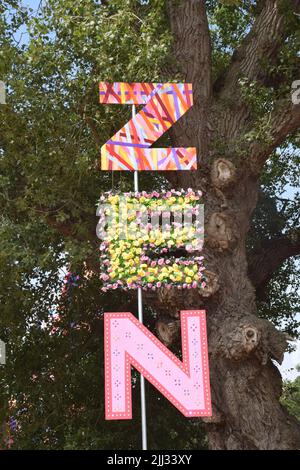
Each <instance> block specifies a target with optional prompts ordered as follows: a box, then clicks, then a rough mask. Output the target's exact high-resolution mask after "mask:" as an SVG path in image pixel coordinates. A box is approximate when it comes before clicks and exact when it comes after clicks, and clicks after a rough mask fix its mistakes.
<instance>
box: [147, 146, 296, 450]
mask: <svg viewBox="0 0 300 470" xmlns="http://www.w3.org/2000/svg"><path fill="white" fill-rule="evenodd" d="M181 144H182V142H181V143H180V145H181ZM200 173H201V172H200ZM212 177H213V172H212ZM185 178H186V176H184V177H183V183H185V182H188V180H187V181H184V180H185ZM199 183H201V186H202V185H203V184H205V186H206V187H207V188H208V187H209V185H210V183H209V182H208V180H207V179H206V180H205V181H204V180H203V178H201V180H200V179H199ZM178 184H180V181H178ZM190 186H192V185H191V184H190ZM257 188H258V184H257V181H256V180H253V179H251V178H249V177H247V178H246V179H245V178H242V177H241V175H239V179H238V182H237V183H234V191H231V194H230V195H229V196H228V191H227V195H226V197H225V199H226V208H224V207H221V206H222V205H224V199H223V198H218V196H219V193H218V192H216V191H215V187H214V186H211V188H210V190H209V191H207V192H206V194H205V197H204V203H205V209H206V210H205V220H206V236H205V245H204V257H205V261H206V263H205V264H206V268H207V270H208V271H209V273H210V277H209V279H208V286H207V288H206V289H205V290H204V291H203V292H202V291H201V290H199V291H198V292H195V291H194V290H191V291H189V293H188V294H187V293H186V292H185V293H184V295H183V293H182V292H181V291H177V290H171V291H167V292H163V291H162V292H161V293H160V294H159V301H160V305H159V304H157V301H156V304H155V308H156V310H157V311H158V312H161V313H162V315H164V316H165V315H166V313H168V314H169V316H170V317H172V316H173V317H175V318H174V324H176V325H179V322H178V320H177V318H178V314H179V310H180V309H186V308H196V309H197V308H204V309H205V310H206V312H207V327H208V345H209V360H210V374H211V375H210V377H211V389H212V404H213V416H212V418H207V419H204V421H205V422H206V428H207V433H208V438H209V446H210V448H211V449H263V450H266V449H268V450H269V449H295V448H299V447H300V426H299V423H298V422H297V420H296V419H295V418H293V417H292V416H290V415H289V414H288V412H287V411H286V410H285V409H284V408H283V407H282V406H281V405H280V403H279V398H280V395H281V391H282V380H281V376H280V373H279V371H278V369H277V367H276V366H275V365H274V364H273V362H272V360H276V361H277V362H279V363H281V361H282V359H283V353H284V351H285V349H286V346H287V344H286V339H285V336H284V335H283V334H282V333H281V332H279V331H277V330H276V329H275V327H274V326H273V325H272V324H271V323H270V322H268V321H266V320H262V319H260V318H258V317H257V315H256V302H255V290H254V287H253V286H252V284H251V282H250V280H249V277H248V267H247V259H246V248H245V239H246V235H247V231H248V228H249V219H250V215H251V212H252V210H253V208H254V207H255V204H256V194H257ZM194 189H196V188H195V187H194ZM200 189H201V187H200ZM223 194H224V193H223ZM216 214H217V215H216ZM148 301H149V302H150V303H152V305H153V299H151V298H148ZM165 325H167V322H165ZM165 327H166V326H165ZM170 328H171V332H170V338H173V337H174V325H171V326H170ZM164 331H165V330H164ZM162 339H164V338H162ZM165 342H166V344H169V343H170V339H169V338H167V339H166V340H165Z"/></svg>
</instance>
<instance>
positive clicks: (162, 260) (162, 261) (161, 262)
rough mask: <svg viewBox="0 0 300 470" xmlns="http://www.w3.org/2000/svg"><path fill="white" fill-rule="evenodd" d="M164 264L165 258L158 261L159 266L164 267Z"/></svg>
mask: <svg viewBox="0 0 300 470" xmlns="http://www.w3.org/2000/svg"><path fill="white" fill-rule="evenodd" d="M164 262H165V260H164V259H163V258H160V259H159V260H158V264H159V265H160V266H162V265H163V264H164Z"/></svg>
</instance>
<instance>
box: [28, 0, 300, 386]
mask: <svg viewBox="0 0 300 470" xmlns="http://www.w3.org/2000/svg"><path fill="white" fill-rule="evenodd" d="M42 3H43V0H23V1H21V4H22V5H23V6H26V7H31V8H33V9H34V10H37V9H38V8H39V7H40V6H41V5H42ZM19 36H20V37H19V39H21V42H24V43H26V36H27V34H26V30H25V28H24V29H21V30H20V31H19ZM291 196H292V190H291V189H288V190H287V192H286V194H284V197H291ZM297 319H298V320H299V322H300V313H299V314H298V315H297ZM299 331H300V328H299ZM293 346H294V348H295V351H294V352H292V353H285V356H284V361H283V364H282V365H281V366H279V369H280V371H281V374H282V376H283V378H284V379H289V380H294V379H295V378H296V377H297V376H298V375H299V374H300V373H299V372H297V371H296V369H295V367H296V365H297V364H300V340H299V341H297V342H296V343H295V344H294V345H293Z"/></svg>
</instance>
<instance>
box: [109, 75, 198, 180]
mask: <svg viewBox="0 0 300 470" xmlns="http://www.w3.org/2000/svg"><path fill="white" fill-rule="evenodd" d="M100 103H102V104H131V105H135V104H137V105H140V104H144V105H145V106H144V107H143V109H142V110H141V111H140V112H139V113H137V114H136V116H134V117H133V118H132V119H131V120H130V121H129V122H128V123H127V124H126V125H125V126H124V127H122V129H120V130H119V131H118V132H117V133H116V134H115V135H114V136H113V137H112V138H111V139H110V140H108V141H107V142H106V144H104V145H103V147H102V149H101V169H102V170H120V171H134V170H138V171H141V170H150V171H151V170H152V171H166V170H175V171H178V170H196V169H197V152H196V149H195V148H194V147H189V148H165V149H161V148H150V147H151V146H152V144H154V142H156V141H157V140H158V139H159V138H160V137H161V136H162V135H163V134H164V133H165V132H166V131H168V130H169V129H170V128H171V127H172V125H173V124H174V123H175V122H176V121H178V120H179V119H180V118H181V117H182V116H183V115H184V114H185V113H186V112H187V111H188V110H189V109H190V108H191V107H192V106H193V90H192V84H190V83H164V84H162V83H159V84H156V83H120V82H117V83H112V84H109V83H106V82H100Z"/></svg>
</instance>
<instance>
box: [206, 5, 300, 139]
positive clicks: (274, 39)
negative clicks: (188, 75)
mask: <svg viewBox="0 0 300 470" xmlns="http://www.w3.org/2000/svg"><path fill="white" fill-rule="evenodd" d="M299 7H300V0H290V8H291V9H292V10H293V11H294V12H297V11H299ZM259 10H260V13H259V14H258V16H257V18H256V21H255V22H254V25H253V27H252V29H251V31H250V32H249V33H248V35H247V36H246V37H245V39H244V40H243V42H242V44H241V46H240V47H239V48H238V49H237V51H236V52H235V53H234V54H233V56H232V61H231V65H230V66H229V68H228V72H227V74H226V75H225V77H224V78H222V79H221V80H219V81H218V82H217V83H216V84H215V90H216V92H217V94H218V98H219V99H223V100H224V99H226V102H227V103H229V106H227V110H226V112H225V115H224V116H223V119H222V121H223V127H222V129H221V131H223V132H222V134H223V135H224V136H226V138H227V139H228V140H230V139H232V138H234V137H235V136H236V135H238V132H239V130H240V129H241V128H243V126H244V125H245V123H246V122H247V120H248V118H249V116H250V109H249V106H247V104H246V103H245V100H244V99H243V97H242V95H241V93H240V92H239V89H240V87H239V80H240V79H241V78H246V79H248V80H249V81H259V82H261V83H264V81H265V80H266V79H267V78H268V67H267V66H266V65H267V64H271V63H272V62H273V61H274V59H275V58H276V57H277V56H278V53H279V51H280V49H281V47H282V45H283V44H284V41H285V39H286V37H287V35H288V34H290V31H289V30H288V28H287V27H286V17H287V11H286V7H283V5H282V2H281V1H280V0H264V1H262V2H261V4H260V8H259ZM221 126H222V122H221Z"/></svg>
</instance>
